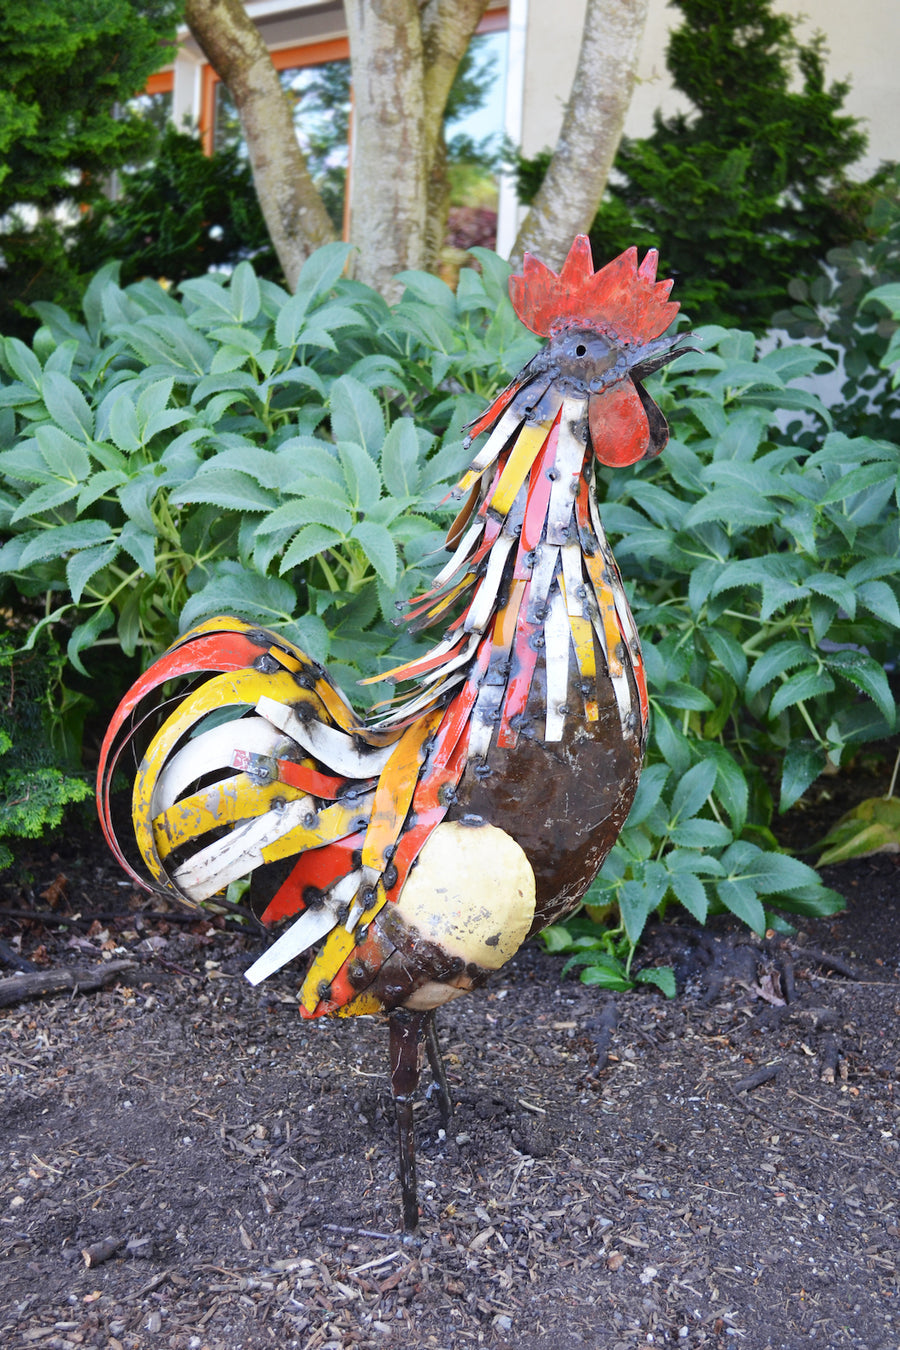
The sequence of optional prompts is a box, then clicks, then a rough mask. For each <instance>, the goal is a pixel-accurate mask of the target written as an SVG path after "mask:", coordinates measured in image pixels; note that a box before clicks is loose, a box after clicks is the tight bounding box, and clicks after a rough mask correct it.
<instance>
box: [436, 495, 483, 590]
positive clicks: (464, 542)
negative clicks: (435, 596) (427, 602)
mask: <svg viewBox="0 0 900 1350" xmlns="http://www.w3.org/2000/svg"><path fill="white" fill-rule="evenodd" d="M483 533H484V517H483V516H477V517H476V519H475V520H473V521H472V522H471V523H470V524H469V526H468V528H467V529H466V531H465V533H464V534H463V537H462V538H461V539H460V541H459V543H458V544H457V546H456V548H455V549H454V551H453V556H452V557H451V559H450V561H449V562H448V563H447V564H445V566H444V567H442V568H441V570H440V572H438V574H437V576H436V577H435V579H434V581H433V582H432V583H431V585H430V586H429V588H428V594H429V595H431V594H432V593H433V592H436V591H439V590H440V588H441V587H442V586H444V585H446V583H447V582H448V581H449V580H450V578H451V577H452V576H453V574H454V572H456V571H458V569H459V568H460V567H462V565H463V563H464V562H465V561H466V559H467V558H468V557H469V554H470V553H473V552H474V550H475V544H476V542H477V540H478V538H479V536H480V535H481V534H483ZM435 603H437V600H435Z"/></svg>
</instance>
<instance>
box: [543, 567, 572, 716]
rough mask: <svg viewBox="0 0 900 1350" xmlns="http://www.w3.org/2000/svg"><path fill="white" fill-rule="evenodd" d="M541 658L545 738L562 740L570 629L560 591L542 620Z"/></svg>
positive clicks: (570, 641)
mask: <svg viewBox="0 0 900 1350" xmlns="http://www.w3.org/2000/svg"><path fill="white" fill-rule="evenodd" d="M544 640H545V646H544V661H545V666H546V673H547V723H546V731H545V733H544V740H545V741H548V742H549V741H561V740H562V734H563V729H564V727H565V724H566V713H567V712H568V711H569V710H568V708H567V707H566V698H567V696H568V692H569V648H570V646H571V643H572V630H571V628H570V627H569V616H568V614H567V613H566V604H565V601H564V600H563V598H562V595H561V594H560V592H559V590H558V589H557V590H555V591H554V592H553V594H552V595H551V597H550V607H549V609H548V611H547V618H546V619H545V620H544Z"/></svg>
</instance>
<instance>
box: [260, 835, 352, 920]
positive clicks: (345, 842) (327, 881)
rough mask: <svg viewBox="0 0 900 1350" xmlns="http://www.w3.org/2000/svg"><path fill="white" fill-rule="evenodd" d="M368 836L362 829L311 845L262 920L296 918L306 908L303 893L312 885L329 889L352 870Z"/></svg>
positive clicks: (273, 899)
mask: <svg viewBox="0 0 900 1350" xmlns="http://www.w3.org/2000/svg"><path fill="white" fill-rule="evenodd" d="M364 839H365V833H364V831H362V830H359V831H358V832H357V833H356V834H348V835H346V836H345V837H344V838H343V839H335V840H333V841H332V842H331V843H329V844H325V845H323V847H322V848H311V849H307V851H306V852H305V853H301V855H300V857H299V858H298V859H297V861H296V862H295V864H294V866H293V867H292V868H291V871H290V873H289V875H288V876H287V877H286V878H285V880H284V881H283V882H282V883H281V885H280V886H279V888H278V890H277V891H276V892H275V894H274V895H273V897H272V899H271V900H270V901H269V903H268V905H267V906H266V908H265V910H264V911H263V913H262V915H261V916H260V917H261V922H262V923H264V924H267V925H268V924H272V923H277V921H278V920H279V919H290V918H293V916H294V915H295V914H299V913H300V912H301V911H302V910H304V909H305V908H306V901H305V900H304V898H303V894H304V891H306V889H307V888H308V887H309V886H312V887H314V888H315V890H317V891H327V890H328V889H329V887H331V886H333V885H334V883H335V882H336V881H340V879H341V877H345V876H347V875H348V874H349V873H350V872H352V871H353V870H354V868H353V862H352V858H353V854H354V852H355V851H356V850H357V849H361V848H362V846H363V840H364Z"/></svg>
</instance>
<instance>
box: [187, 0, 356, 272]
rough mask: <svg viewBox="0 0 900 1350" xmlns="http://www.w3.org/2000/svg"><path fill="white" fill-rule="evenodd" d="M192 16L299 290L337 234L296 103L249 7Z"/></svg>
mask: <svg viewBox="0 0 900 1350" xmlns="http://www.w3.org/2000/svg"><path fill="white" fill-rule="evenodd" d="M185 17H186V19H187V23H188V26H189V28H190V30H191V32H192V33H193V35H194V37H195V38H196V40H197V42H198V43H199V44H200V47H201V48H202V49H203V52H204V54H205V55H206V58H207V60H208V61H209V62H210V64H211V65H212V67H213V69H214V70H215V71H216V74H217V75H218V76H219V78H220V79H221V80H222V81H223V83H224V84H226V85H227V86H228V89H229V91H230V93H231V96H232V98H233V99H234V102H235V105H236V107H237V110H238V113H239V114H240V118H241V126H242V127H243V130H244V138H245V140H246V142H247V152H248V154H249V157H250V165H251V168H252V170H253V182H254V184H255V187H256V193H257V196H258V197H259V204H260V208H261V210H262V213H263V218H264V219H265V222H266V226H267V228H268V231H269V234H270V236H271V239H272V244H273V246H274V248H275V252H276V253H277V255H278V261H279V262H280V263H281V266H282V269H283V271H284V275H285V278H286V279H287V283H288V286H289V288H290V289H291V290H292V291H293V290H294V289H295V288H296V285H297V278H298V276H299V275H300V268H301V267H302V266H303V263H304V261H305V260H306V258H308V257H309V255H310V253H311V252H312V251H313V249H315V248H318V247H319V246H320V245H321V244H327V243H329V242H330V241H331V240H332V239H333V238H334V230H333V228H332V225H331V221H330V219H329V217H328V212H327V211H326V210H325V207H324V205H323V204H322V199H321V197H320V196H319V193H318V191H317V190H316V187H315V184H314V183H313V181H312V178H311V177H310V175H309V170H308V169H307V166H306V159H305V157H304V155H303V152H302V150H301V149H300V147H299V145H298V144H297V137H296V134H295V132H294V119H293V114H292V109H291V104H290V100H289V99H288V97H287V95H286V94H285V93H284V91H283V90H282V88H281V83H280V81H279V79H278V74H277V72H276V70H275V68H274V66H273V65H272V61H271V58H270V56H269V52H268V49H267V47H266V44H265V43H264V41H263V39H262V37H261V36H260V33H259V30H258V29H257V27H256V25H255V24H254V23H253V21H252V19H250V18H249V17H248V15H247V11H246V10H245V8H244V6H243V4H241V0H187V7H186V11H185Z"/></svg>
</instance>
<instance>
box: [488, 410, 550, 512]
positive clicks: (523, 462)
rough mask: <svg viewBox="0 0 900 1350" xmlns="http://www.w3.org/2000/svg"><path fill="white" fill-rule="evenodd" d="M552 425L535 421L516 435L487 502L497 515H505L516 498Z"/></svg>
mask: <svg viewBox="0 0 900 1350" xmlns="http://www.w3.org/2000/svg"><path fill="white" fill-rule="evenodd" d="M552 426H553V423H552V421H550V422H536V423H535V424H534V425H533V426H524V427H522V430H521V431H520V432H519V434H518V436H517V437H516V443H515V445H514V446H513V448H512V450H511V451H510V453H509V459H508V460H507V461H506V464H505V465H504V468H503V472H502V473H501V475H500V481H499V482H498V484H497V486H496V487H495V488H494V491H493V494H492V495H491V498H490V500H489V502H488V505H489V506H490V508H491V510H493V511H496V512H497V514H498V515H501V516H505V515H506V513H507V511H509V509H510V507H511V506H512V504H513V502H514V501H515V500H516V497H517V496H518V493H519V488H520V487H521V486H522V484H523V483H524V482H525V479H526V477H527V476H528V471H529V469H530V468H531V466H532V465H533V464H534V461H535V460H536V458H537V456H538V455H539V454H540V452H541V450H543V448H544V445H545V443H546V440H547V437H548V436H549V435H550V428H551V427H552Z"/></svg>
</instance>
